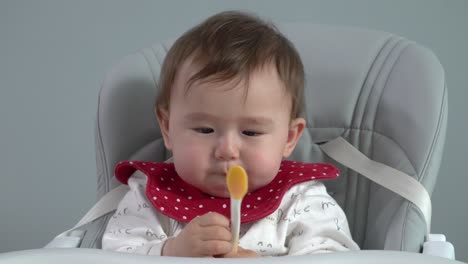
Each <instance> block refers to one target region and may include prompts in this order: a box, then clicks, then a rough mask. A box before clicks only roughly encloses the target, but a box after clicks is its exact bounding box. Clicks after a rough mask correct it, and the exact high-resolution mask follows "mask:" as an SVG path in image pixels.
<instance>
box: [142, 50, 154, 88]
mask: <svg viewBox="0 0 468 264" xmlns="http://www.w3.org/2000/svg"><path fill="white" fill-rule="evenodd" d="M151 51H153V54H155V53H154V50H153V48H151ZM138 53H139V54H140V55H142V56H143V59H145V61H146V65H148V69H149V70H150V71H151V76H153V84H154V85H155V87H156V76H154V69H153V67H152V65H151V63H150V61H149V58H148V57H147V56H146V54H145V53H144V52H143V51H139V52H138ZM155 57H156V55H155ZM157 59H158V58H156V60H157Z"/></svg>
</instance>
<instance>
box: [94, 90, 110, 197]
mask: <svg viewBox="0 0 468 264" xmlns="http://www.w3.org/2000/svg"><path fill="white" fill-rule="evenodd" d="M103 87H104V84H102V85H101V91H100V92H99V96H98V110H97V122H96V123H97V124H96V128H97V132H98V133H97V134H98V144H99V145H100V149H99V153H98V155H100V156H101V158H102V160H101V162H104V165H105V166H103V171H104V190H105V191H106V193H107V192H108V191H109V190H110V181H109V179H107V174H108V172H109V170H108V168H107V158H106V152H105V151H104V143H103V141H102V134H101V122H100V116H101V113H100V108H101V92H102V90H103ZM98 184H99V182H98ZM98 188H99V186H98Z"/></svg>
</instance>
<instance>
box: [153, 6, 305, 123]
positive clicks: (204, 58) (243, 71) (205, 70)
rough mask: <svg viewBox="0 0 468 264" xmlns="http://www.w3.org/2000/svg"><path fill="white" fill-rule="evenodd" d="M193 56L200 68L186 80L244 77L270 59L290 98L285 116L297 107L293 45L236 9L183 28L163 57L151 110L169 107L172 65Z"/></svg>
mask: <svg viewBox="0 0 468 264" xmlns="http://www.w3.org/2000/svg"><path fill="white" fill-rule="evenodd" d="M189 57H190V58H193V62H194V63H196V64H197V65H198V66H201V67H200V70H199V71H198V72H197V73H195V74H194V75H193V76H192V77H191V78H190V80H189V85H188V86H187V88H188V87H189V86H190V84H192V83H193V82H195V81H198V80H205V81H214V82H223V81H229V80H232V79H234V78H240V79H241V80H249V75H250V74H251V73H252V72H253V71H255V70H256V69H258V68H260V67H262V66H264V65H266V64H267V63H270V62H272V63H274V65H275V66H276V69H277V71H278V75H279V78H280V79H281V81H282V82H283V83H284V86H285V88H286V91H287V92H288V93H289V94H290V95H291V98H292V109H291V118H296V117H299V116H300V114H301V113H302V111H303V105H304V103H303V94H304V69H303V65H302V61H301V59H300V56H299V54H298V52H297V51H296V49H295V48H294V46H293V44H292V43H291V42H290V41H289V40H288V39H287V38H286V37H284V36H283V35H282V34H281V33H280V32H279V31H278V29H277V28H276V27H275V26H274V25H273V24H271V23H268V22H264V21H263V20H261V19H259V18H258V17H256V16H253V15H250V14H246V13H243V12H238V11H226V12H222V13H219V14H216V15H214V16H211V17H209V18H208V19H206V20H205V21H204V22H202V23H201V24H199V25H197V26H195V27H194V28H192V29H190V30H189V31H187V32H185V33H184V34H183V35H182V36H181V37H180V38H178V39H177V40H176V42H175V43H174V44H173V45H172V47H171V48H170V49H169V51H168V53H167V55H166V58H165V59H164V62H163V65H162V69H161V74H160V82H159V94H158V96H157V98H156V110H159V109H164V110H168V109H169V101H170V95H171V88H172V86H173V85H174V81H175V78H176V74H177V69H179V68H180V67H181V65H182V64H183V63H184V62H185V61H187V59H188V58H189Z"/></svg>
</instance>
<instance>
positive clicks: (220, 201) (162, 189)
mask: <svg viewBox="0 0 468 264" xmlns="http://www.w3.org/2000/svg"><path fill="white" fill-rule="evenodd" d="M137 169H138V170H140V171H142V172H143V173H144V174H145V175H146V176H147V177H148V183H147V188H146V195H147V197H148V198H150V199H149V200H150V201H151V203H152V205H153V206H154V208H155V209H156V210H158V211H159V212H161V213H162V214H164V215H166V216H168V217H171V218H173V219H175V220H178V221H181V222H189V221H191V220H192V219H193V218H195V217H197V216H199V215H203V214H206V213H208V212H210V211H211V212H217V213H220V214H222V215H225V216H226V217H228V218H229V217H230V208H229V204H230V202H229V198H220V197H214V196H212V195H208V194H206V193H202V192H201V191H200V190H198V189H196V188H195V187H193V186H191V185H189V184H187V183H186V182H184V181H183V180H182V179H181V178H180V177H179V176H178V175H177V173H176V172H175V169H174V164H173V163H155V162H148V161H145V162H143V161H128V162H127V161H124V162H121V163H119V164H118V165H117V166H116V168H115V175H116V178H117V179H118V180H119V181H120V182H122V183H124V184H126V183H127V180H128V178H129V177H130V176H131V175H132V173H133V172H134V171H135V170H137ZM338 173H339V172H338V169H337V168H335V167H334V166H332V165H330V164H320V163H314V164H312V163H301V162H293V161H283V162H282V163H281V169H280V170H279V171H278V175H276V177H275V178H274V179H273V181H271V182H270V183H269V184H267V185H266V186H264V187H263V188H260V189H258V190H255V191H254V192H250V193H248V195H247V196H245V197H244V199H243V202H242V214H241V222H242V223H248V222H252V221H256V220H259V219H262V218H264V217H266V216H268V215H269V214H271V213H272V212H274V211H275V210H276V209H277V208H278V206H279V204H280V202H281V198H282V197H283V195H284V193H285V192H286V191H287V190H288V189H289V188H291V187H292V186H294V185H296V184H299V183H302V182H305V181H311V180H321V179H333V178H336V177H337V176H338ZM182 209H183V210H182ZM182 212H184V213H183V214H182Z"/></svg>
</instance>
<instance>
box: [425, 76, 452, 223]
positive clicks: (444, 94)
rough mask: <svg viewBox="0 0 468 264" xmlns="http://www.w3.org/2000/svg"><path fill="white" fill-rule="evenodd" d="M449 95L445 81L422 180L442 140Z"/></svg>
mask: <svg viewBox="0 0 468 264" xmlns="http://www.w3.org/2000/svg"><path fill="white" fill-rule="evenodd" d="M446 96H447V85H446V84H445V83H444V92H443V96H442V104H441V111H440V113H439V118H438V122H437V129H436V131H435V135H434V138H433V140H432V144H431V147H430V148H429V149H430V150H429V155H428V158H427V159H426V161H425V162H424V165H423V169H422V171H421V179H420V182H422V181H423V179H424V176H426V175H425V174H426V169H427V167H428V166H429V161H430V160H431V159H432V155H433V154H434V151H435V146H436V145H437V144H436V143H437V142H438V141H439V140H440V138H439V134H440V131H441V130H442V124H443V120H442V119H443V118H444V116H445V111H446V109H445V107H444V106H445V104H446V102H445V97H446ZM426 224H427V223H426Z"/></svg>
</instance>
